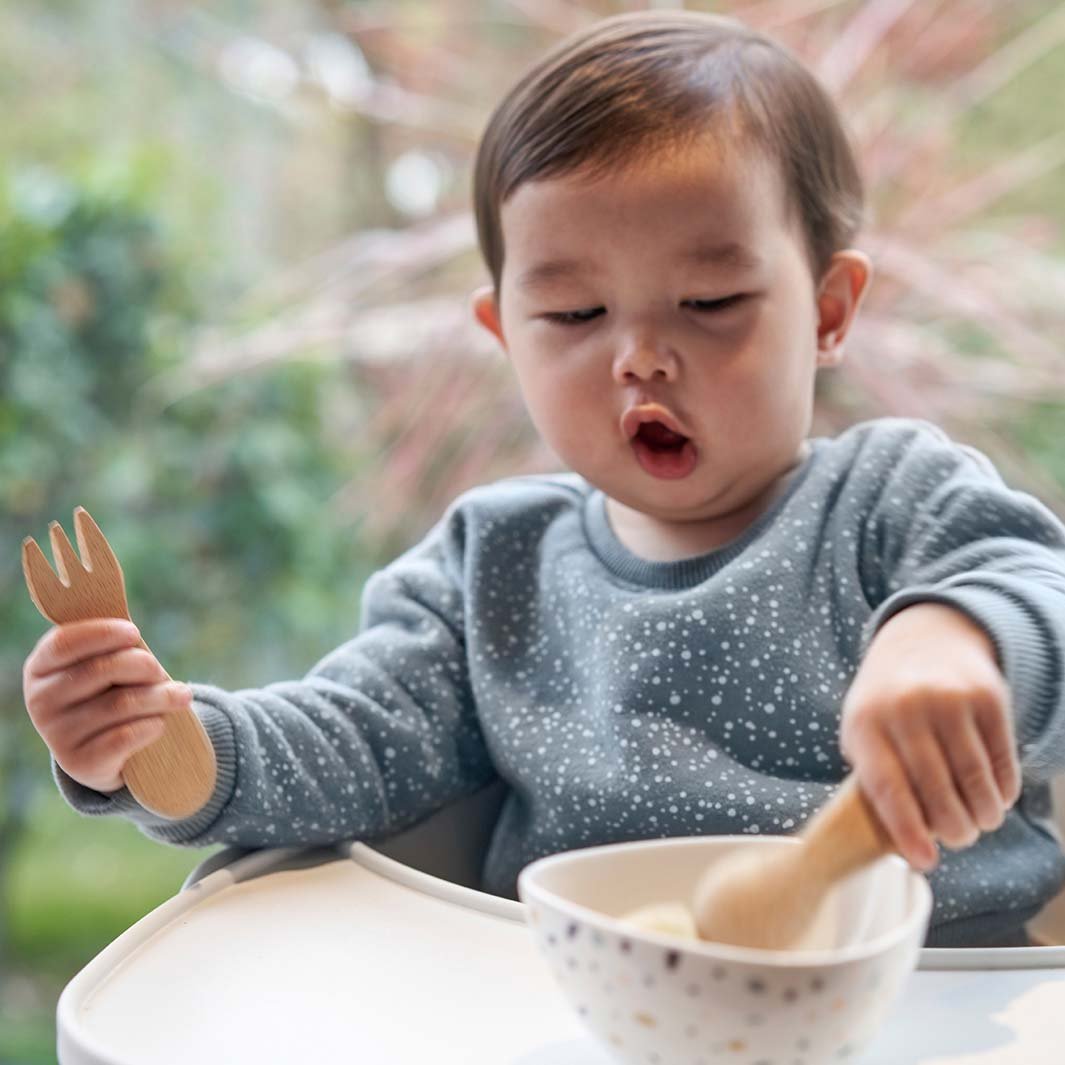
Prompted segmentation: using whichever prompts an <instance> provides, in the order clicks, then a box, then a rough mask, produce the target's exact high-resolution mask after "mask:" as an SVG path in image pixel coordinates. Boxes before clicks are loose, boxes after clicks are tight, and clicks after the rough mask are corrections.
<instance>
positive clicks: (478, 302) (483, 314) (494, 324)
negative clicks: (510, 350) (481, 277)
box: [470, 285, 507, 351]
mask: <svg viewBox="0 0 1065 1065" xmlns="http://www.w3.org/2000/svg"><path fill="white" fill-rule="evenodd" d="M470 309H471V310H472V311H473V316H474V318H476V319H477V321H478V322H480V323H481V325H483V326H484V328H485V329H487V330H488V332H489V333H491V334H492V335H493V336H494V337H495V338H496V340H498V341H499V343H500V344H502V345H503V350H504V351H506V350H507V341H506V338H505V337H504V336H503V319H502V318H501V317H500V315H499V301H498V300H497V299H496V292H495V289H494V288H492V286H491V285H484V286H483V287H482V288H479V289H477V290H476V291H475V292H474V293H473V295H471V296H470Z"/></svg>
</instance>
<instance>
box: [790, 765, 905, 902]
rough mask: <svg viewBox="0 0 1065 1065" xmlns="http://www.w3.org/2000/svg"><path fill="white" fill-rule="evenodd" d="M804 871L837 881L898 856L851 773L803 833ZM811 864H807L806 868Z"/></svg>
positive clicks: (826, 879) (829, 880) (826, 880)
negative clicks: (880, 860)
mask: <svg viewBox="0 0 1065 1065" xmlns="http://www.w3.org/2000/svg"><path fill="white" fill-rule="evenodd" d="M801 839H802V840H803V843H804V844H805V847H804V850H805V851H806V852H807V853H806V855H805V856H804V867H805V868H807V869H809V870H810V871H811V872H812V871H813V869H814V868H815V867H816V869H817V870H818V871H819V872H820V874H821V876H822V878H823V880H824V881H825V882H831V881H834V880H838V879H840V878H841V877H844V876H847V874H848V873H852V872H854V871H855V870H856V869H860V868H861V867H862V866H863V865H866V864H868V863H869V862H871V861H873V860H875V859H876V858H879V857H881V855H884V854H894V853H896V852H897V848H896V847H895V844H894V842H893V841H892V839H891V836H890V835H888V831H887V829H886V828H884V826H883V824H882V823H881V821H880V818H879V817H877V815H876V813H875V811H874V810H873V807H872V805H871V804H870V803H869V800H868V799H867V798H866V797H865V795H864V794H863V793H862V790H861V788H860V787H859V786H858V780H857V778H856V777H855V775H854V774H853V773H852V774H851V775H850V776H849V777H848V778H847V779H846V780H845V781H844V782H843V785H842V786H841V787H840V789H839V791H837V792H836V794H835V795H834V796H833V797H832V798H831V799H830V800H829V801H828V802H827V803H826V804H825V805H824V806H823V807H822V808H821V809H820V810H819V811H818V812H817V813H816V814H815V815H814V817H813V818H812V819H811V820H810V822H809V824H807V826H806V827H805V828H804V829H803V831H802V834H801ZM807 863H808V864H807Z"/></svg>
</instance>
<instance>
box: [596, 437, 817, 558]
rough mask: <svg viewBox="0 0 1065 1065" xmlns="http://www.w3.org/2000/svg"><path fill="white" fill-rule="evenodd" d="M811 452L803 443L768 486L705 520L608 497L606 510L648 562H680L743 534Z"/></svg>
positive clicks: (627, 544)
mask: <svg viewBox="0 0 1065 1065" xmlns="http://www.w3.org/2000/svg"><path fill="white" fill-rule="evenodd" d="M808 454H809V444H805V443H804V444H803V447H802V449H801V450H800V452H799V455H798V457H797V459H796V462H795V464H794V465H793V466H791V467H790V468H789V469H788V470H786V471H785V472H784V473H782V474H781V475H780V476H779V477H778V478H777V479H776V480H775V481H773V482H772V484H770V485H769V486H768V487H767V488H766V489H764V490H763V491H762V492H759V493H758V495H757V496H755V497H754V498H753V499H751V500H749V501H748V502H747V503H744V504H743V505H742V506H741V507H738V508H737V509H736V510H733V511H730V512H729V513H727V514H723V515H720V516H718V517H713V518H708V519H706V520H704V521H684V522H670V521H663V520H661V519H659V518H656V517H654V516H653V515H650V514H645V513H643V512H642V511H639V510H634V509H633V508H631V507H627V506H625V505H624V504H623V503H619V502H618V501H617V500H616V499H611V498H609V497H608V498H607V501H606V512H607V517H608V519H609V521H610V527H611V528H612V529H613V531H614V535H615V536H616V537H617V538H618V540H620V541H621V543H622V544H623V545H624V546H625V548H626V549H627V550H629V551H631V552H632V553H633V554H634V555H636V556H637V557H639V558H642V559H644V560H645V561H647V562H679V561H681V560H682V559H685V558H695V557H697V556H698V555H705V554H707V553H709V552H710V551H715V550H717V548H719V547H724V546H725V544H728V543H731V542H732V541H733V540H735V539H736V538H737V537H738V536H742V535H743V533H744V532H746V530H747V529H749V528H750V527H751V525H753V524H754V522H756V521H757V520H758V518H760V517H761V516H762V515H763V514H764V513H765V512H766V510H768V509H769V507H770V506H772V504H773V502H774V501H775V500H777V499H779V498H780V496H781V494H782V493H783V492H784V491H785V490H786V489H787V487H788V485H789V484H791V482H792V480H793V478H794V477H795V476H796V474H798V472H799V470H800V469H801V468H802V466H803V463H804V462H805V460H806V457H807V455H808Z"/></svg>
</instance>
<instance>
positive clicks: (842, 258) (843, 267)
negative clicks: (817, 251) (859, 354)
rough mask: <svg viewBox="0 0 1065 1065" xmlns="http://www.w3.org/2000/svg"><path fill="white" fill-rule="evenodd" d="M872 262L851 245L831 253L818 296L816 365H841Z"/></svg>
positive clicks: (866, 289) (866, 287)
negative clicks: (844, 345) (845, 344)
mask: <svg viewBox="0 0 1065 1065" xmlns="http://www.w3.org/2000/svg"><path fill="white" fill-rule="evenodd" d="M872 273H873V264H872V263H871V262H870V261H869V256H867V255H866V254H865V253H864V252H860V251H857V250H855V249H854V248H848V249H847V250H846V251H838V252H836V254H835V255H833V256H832V258H831V260H830V261H829V264H828V269H826V270H825V273H824V276H823V277H822V278H821V284H820V287H819V289H818V295H817V313H818V321H817V365H818V366H822V367H829V366H838V365H839V364H840V361H841V360H842V358H843V341H844V340H845V339H846V337H847V333H849V332H850V328H851V325H852V324H853V323H854V319H855V316H856V315H857V313H858V308H859V306H860V305H861V302H862V299H863V297H864V296H865V293H866V292H867V291H868V288H869V278H870V277H871V276H872Z"/></svg>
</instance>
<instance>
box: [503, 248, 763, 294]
mask: <svg viewBox="0 0 1065 1065" xmlns="http://www.w3.org/2000/svg"><path fill="white" fill-rule="evenodd" d="M680 260H681V262H683V263H685V264H687V265H691V266H720V267H728V268H729V269H732V270H755V269H757V268H758V267H760V266H761V265H762V258H761V256H759V255H757V254H756V253H755V252H754V251H752V250H751V249H750V248H748V247H746V246H745V245H743V244H739V243H737V242H736V241H726V242H725V243H722V244H705V243H701V244H695V245H693V246H692V247H690V248H687V249H685V250H684V251H683V252H682V253H681V255H680ZM595 272H596V265H595V263H593V262H592V261H591V260H590V259H545V260H544V261H543V262H539V263H536V264H534V265H533V266H530V267H529V268H528V269H527V270H525V271H524V272H523V273H522V274H521V276H520V277H519V278H518V280H517V282H516V284H517V287H518V288H520V289H532V288H537V287H538V286H540V285H546V284H547V283H548V282H551V281H559V280H562V279H565V278H568V277H576V276H577V275H579V274H581V273H595Z"/></svg>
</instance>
